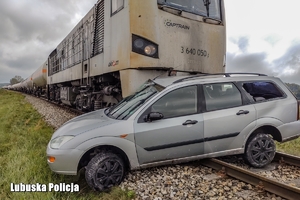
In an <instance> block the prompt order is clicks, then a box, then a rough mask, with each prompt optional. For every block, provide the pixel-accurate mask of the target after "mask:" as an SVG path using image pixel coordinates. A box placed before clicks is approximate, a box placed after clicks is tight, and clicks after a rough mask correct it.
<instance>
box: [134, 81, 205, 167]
mask: <svg viewBox="0 0 300 200" xmlns="http://www.w3.org/2000/svg"><path fill="white" fill-rule="evenodd" d="M198 95H199V93H198V86H197V85H193V86H187V87H184V88H180V89H175V90H173V91H171V92H169V93H167V94H166V95H164V96H163V97H161V98H160V99H158V100H157V101H156V102H155V103H153V104H152V105H151V106H149V107H148V108H147V109H146V110H145V111H143V112H142V114H141V115H140V116H139V118H138V119H139V120H138V121H136V122H135V125H134V129H135V143H136V149H137V154H138V159H139V163H140V164H146V163H151V162H158V161H163V160H171V159H176V158H183V157H189V156H194V155H199V154H203V150H204V143H203V142H204V140H203V136H204V133H203V115H202V113H201V112H200V108H199V105H200V104H199V100H198V98H199V96H198ZM149 113H156V114H157V113H160V114H162V116H163V117H162V118H161V119H158V120H154V121H151V120H148V121H144V117H145V116H147V115H148V116H149Z"/></svg>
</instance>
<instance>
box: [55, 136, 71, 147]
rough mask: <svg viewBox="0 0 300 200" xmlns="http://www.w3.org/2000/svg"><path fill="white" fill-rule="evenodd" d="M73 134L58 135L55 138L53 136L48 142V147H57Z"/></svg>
mask: <svg viewBox="0 0 300 200" xmlns="http://www.w3.org/2000/svg"><path fill="white" fill-rule="evenodd" d="M73 138H74V136H71V135H66V136H60V137H57V138H54V139H53V140H51V142H50V147H51V148H52V149H59V148H60V147H61V146H62V145H63V144H64V143H66V142H68V141H69V140H71V139H73Z"/></svg>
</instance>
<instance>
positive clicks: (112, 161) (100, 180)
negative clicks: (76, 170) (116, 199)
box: [85, 152, 125, 191]
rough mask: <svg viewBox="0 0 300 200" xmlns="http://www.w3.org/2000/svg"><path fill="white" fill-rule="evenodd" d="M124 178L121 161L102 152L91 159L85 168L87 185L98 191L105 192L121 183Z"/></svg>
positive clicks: (110, 154)
mask: <svg viewBox="0 0 300 200" xmlns="http://www.w3.org/2000/svg"><path fill="white" fill-rule="evenodd" d="M124 176H125V165H124V162H123V160H122V159H121V158H120V157H119V156H118V155H116V154H114V153H111V152H102V153H99V154H97V155H96V156H95V157H93V158H92V159H91V160H90V162H89V163H88V165H87V166H86V171H85V179H86V182H87V184H88V185H89V186H90V187H91V188H93V189H94V190H98V191H106V190H108V189H109V188H111V187H112V186H115V185H118V184H120V183H121V182H122V180H123V179H124Z"/></svg>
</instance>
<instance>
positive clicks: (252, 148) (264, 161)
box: [245, 133, 276, 168]
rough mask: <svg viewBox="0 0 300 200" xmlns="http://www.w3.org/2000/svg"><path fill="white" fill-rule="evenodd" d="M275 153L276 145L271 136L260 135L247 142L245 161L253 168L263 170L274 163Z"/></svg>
mask: <svg viewBox="0 0 300 200" xmlns="http://www.w3.org/2000/svg"><path fill="white" fill-rule="evenodd" d="M275 153H276V145H275V142H274V140H273V139H272V138H271V136H269V135H267V134H265V133H258V134H256V135H254V136H252V137H250V138H249V140H248V142H247V145H246V150H245V160H246V162H247V163H248V164H250V165H252V166H253V167H257V168H261V167H264V166H266V165H268V164H269V163H271V162H272V160H273V158H274V156H275Z"/></svg>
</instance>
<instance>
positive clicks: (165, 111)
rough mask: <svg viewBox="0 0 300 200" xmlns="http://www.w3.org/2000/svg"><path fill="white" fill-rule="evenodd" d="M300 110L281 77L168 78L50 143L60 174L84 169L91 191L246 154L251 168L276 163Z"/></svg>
mask: <svg viewBox="0 0 300 200" xmlns="http://www.w3.org/2000/svg"><path fill="white" fill-rule="evenodd" d="M298 120H299V104H298V102H297V100H296V98H295V96H294V95H293V94H292V93H291V92H290V91H289V89H288V88H287V87H286V86H285V84H284V83H283V82H282V81H281V80H280V79H278V78H275V77H270V76H266V75H262V74H233V73H226V74H214V75H195V76H181V77H180V76H172V77H167V78H157V79H154V80H149V81H147V82H146V83H145V84H144V85H143V86H142V87H141V88H140V89H139V90H138V91H137V92H136V93H135V94H133V95H131V96H128V97H126V98H124V99H123V100H122V101H121V102H119V103H118V104H117V105H115V106H114V107H111V108H106V109H102V110H98V111H94V112H91V113H87V114H84V115H81V116H79V117H76V118H74V119H72V120H70V121H68V122H67V123H65V124H64V125H63V126H62V127H61V128H60V129H58V130H57V131H56V132H55V133H54V134H53V136H52V138H51V141H50V142H49V144H48V148H47V156H48V164H49V166H50V168H51V170H52V171H54V172H56V173H59V174H68V175H76V174H77V173H78V172H79V170H80V169H82V168H83V169H84V168H85V178H86V181H87V183H88V184H89V185H90V186H91V187H92V188H94V189H95V190H100V191H103V190H106V189H108V188H110V187H112V186H113V185H117V184H119V183H120V182H121V181H122V180H123V178H124V176H125V174H126V172H127V171H128V170H134V169H141V168H146V167H152V166H158V165H165V164H174V163H180V162H187V161H192V160H197V159H202V158H211V157H217V156H228V155H234V154H244V158H245V161H246V162H247V163H249V164H250V165H251V166H254V167H264V166H265V165H267V164H269V163H270V162H271V161H272V159H273V158H274V155H275V151H276V147H275V143H274V140H276V141H278V142H284V141H287V140H290V139H294V138H297V137H298V136H299V135H300V121H298Z"/></svg>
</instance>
